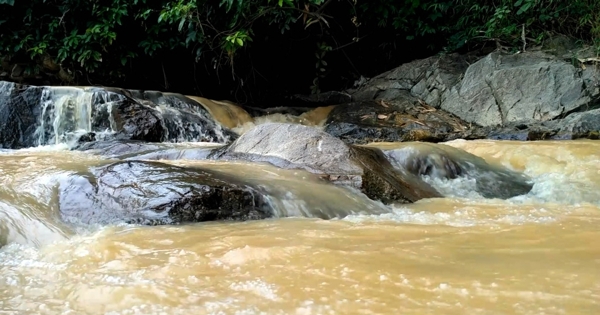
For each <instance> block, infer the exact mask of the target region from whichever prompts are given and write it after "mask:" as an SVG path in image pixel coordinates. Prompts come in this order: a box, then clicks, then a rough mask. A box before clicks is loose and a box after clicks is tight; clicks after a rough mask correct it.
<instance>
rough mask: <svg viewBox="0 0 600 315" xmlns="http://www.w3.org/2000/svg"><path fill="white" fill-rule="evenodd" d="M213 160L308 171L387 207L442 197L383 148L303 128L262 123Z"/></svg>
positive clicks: (212, 157) (213, 155)
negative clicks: (354, 144) (402, 169)
mask: <svg viewBox="0 0 600 315" xmlns="http://www.w3.org/2000/svg"><path fill="white" fill-rule="evenodd" d="M209 158H210V159H218V160H243V161H251V162H265V163H269V164H272V165H275V166H277V167H281V168H287V169H303V170H306V171H308V172H311V173H313V174H318V175H321V176H322V177H323V178H324V179H327V180H330V181H332V182H333V183H336V184H340V185H344V186H350V187H353V188H356V189H359V190H361V191H362V192H363V193H365V194H366V195H367V196H368V197H369V198H371V199H375V200H381V201H383V202H388V203H389V202H405V203H406V202H415V201H417V200H419V199H422V198H430V197H439V196H441V195H440V194H439V193H438V192H437V191H436V190H435V189H433V188H432V187H431V186H429V185H428V184H427V183H425V182H424V181H422V180H421V179H420V178H418V177H416V176H414V175H411V174H408V173H403V172H399V171H398V170H395V169H394V168H393V167H392V166H391V165H390V164H389V162H388V161H387V160H386V159H385V157H384V156H383V154H382V153H381V152H380V151H379V150H377V149H370V148H358V147H351V146H348V145H346V144H345V143H344V142H343V141H341V140H340V139H337V138H335V137H333V136H331V135H329V134H327V133H325V132H323V131H320V130H318V129H316V128H312V127H307V126H302V125H294V124H281V123H269V124H263V125H259V126H257V127H255V128H253V129H251V130H250V131H248V132H246V133H245V134H243V135H242V136H241V137H240V138H238V140H236V141H235V142H233V143H232V144H231V145H229V146H226V147H223V148H221V149H217V150H216V151H215V152H214V153H213V154H211V155H210V156H209Z"/></svg>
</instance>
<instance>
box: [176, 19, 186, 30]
mask: <svg viewBox="0 0 600 315" xmlns="http://www.w3.org/2000/svg"><path fill="white" fill-rule="evenodd" d="M183 23H185V18H184V17H183V18H181V21H179V27H178V28H177V29H178V30H179V31H180V32H181V30H182V29H183Z"/></svg>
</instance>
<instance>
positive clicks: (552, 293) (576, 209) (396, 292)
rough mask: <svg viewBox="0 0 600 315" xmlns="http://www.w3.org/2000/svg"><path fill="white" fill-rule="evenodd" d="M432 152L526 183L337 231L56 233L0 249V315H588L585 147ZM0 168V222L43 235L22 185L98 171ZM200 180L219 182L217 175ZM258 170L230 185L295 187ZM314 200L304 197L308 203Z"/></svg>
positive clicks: (75, 163) (589, 223)
mask: <svg viewBox="0 0 600 315" xmlns="http://www.w3.org/2000/svg"><path fill="white" fill-rule="evenodd" d="M446 145H450V146H454V147H457V148H461V149H464V150H466V151H468V152H471V153H474V154H476V155H478V156H481V157H484V158H485V159H486V161H487V162H489V163H499V164H503V165H506V166H508V167H510V168H513V169H516V170H522V171H524V172H525V173H527V174H528V175H529V176H531V177H532V178H533V180H534V190H533V191H532V192H531V193H529V194H527V195H526V196H522V197H515V198H512V199H510V200H498V199H481V198H475V199H473V198H470V197H469V196H466V197H460V196H458V193H457V196H454V197H449V198H439V199H431V200H424V201H421V202H418V203H415V204H412V205H405V206H396V207H394V211H393V212H392V213H387V214H380V215H360V214H358V215H352V216H349V217H347V218H345V219H341V220H318V219H311V218H286V219H273V220H265V221H257V222H244V223H211V224H190V225H181V226H162V227H139V226H109V227H104V228H99V229H94V230H92V231H90V232H87V233H75V234H74V233H73V232H70V233H65V234H66V235H68V236H69V239H67V240H61V241H57V242H54V243H50V242H46V243H41V244H29V243H24V244H19V243H18V240H15V242H13V243H12V244H11V245H8V246H4V247H2V248H0V311H2V312H4V313H8V314H58V313H62V314H65V313H66V314H69V313H72V314H161V313H166V314H190V313H193V314H597V313H599V312H600V280H599V279H600V246H597V241H598V239H600V230H599V229H598V225H599V224H600V207H599V206H600V195H598V191H600V168H599V166H598V165H599V163H600V153H599V152H600V143H598V142H593V141H569V142H539V143H538V142H527V143H523V142H498V141H453V142H450V143H447V144H446ZM57 157H61V158H57ZM0 158H1V159H2V160H1V163H0V180H1V184H2V185H0V192H2V193H0V195H1V196H2V197H1V198H2V199H3V202H4V203H7V204H9V206H11V207H12V208H11V209H13V210H11V211H13V212H8V216H11V215H12V213H14V211H17V212H20V213H28V214H27V215H28V216H30V217H32V218H35V219H37V220H38V221H39V222H53V221H52V220H54V219H53V215H54V214H53V211H56V209H52V208H50V207H47V206H46V205H44V204H43V203H40V204H39V205H38V206H37V208H36V211H38V212H37V213H36V212H32V211H29V210H27V209H26V207H25V204H26V202H21V201H19V200H21V199H18V198H21V197H22V196H21V195H18V194H15V192H17V191H18V192H24V193H27V194H29V196H31V197H32V198H29V199H27V201H28V202H31V204H30V205H35V201H36V200H41V201H44V200H45V197H44V196H47V195H46V193H44V192H48V191H47V190H46V189H45V188H44V187H49V186H46V185H45V184H44V180H37V181H36V178H39V179H44V178H46V179H51V178H53V176H57V175H60V174H62V173H64V172H69V171H79V170H84V169H86V168H87V167H90V166H94V165H98V164H102V163H105V162H106V161H103V160H102V159H101V158H96V157H94V156H92V155H86V154H83V153H77V152H60V153H57V152H43V151H40V150H38V151H35V150H30V151H29V152H24V151H21V150H20V151H19V152H5V153H1V154H0ZM171 163H174V164H180V165H188V166H194V165H195V164H196V163H201V162H195V161H185V160H183V161H175V162H171ZM214 167H222V168H223V171H224V172H226V171H228V169H227V165H225V164H223V165H219V164H215V165H214ZM232 169H233V170H229V171H230V172H235V171H238V172H239V171H240V170H241V169H242V168H241V166H238V168H237V169H235V167H232ZM265 170H266V171H269V169H268V168H263V169H261V170H257V169H248V170H247V173H246V174H245V175H246V176H248V177H250V179H251V180H254V181H257V182H259V181H260V180H261V179H263V180H264V181H265V185H268V184H269V182H271V181H275V183H274V184H275V185H277V184H278V183H282V182H285V181H294V180H297V179H294V178H293V176H292V178H287V177H286V178H281V177H279V182H277V181H276V179H277V178H278V177H277V176H275V175H272V176H271V177H269V176H268V175H266V174H265ZM281 174H283V173H281ZM281 174H279V176H283V175H281ZM288 175H290V176H291V175H293V174H288ZM301 175H302V174H300V173H298V174H297V175H296V176H301ZM309 182H310V181H309ZM40 185H41V186H40ZM448 185H450V186H451V185H452V183H451V182H449V183H448ZM311 187H313V189H312V191H310V189H311ZM319 188H320V187H319V186H311V185H306V187H305V189H306V190H307V192H308V191H310V192H311V194H312V195H313V196H323V195H321V193H322V190H321V189H319ZM50 195H51V194H50ZM16 198H17V199H18V200H17V199H16ZM302 198H307V197H302ZM308 198H310V197H308ZM315 199H318V197H315ZM323 199H327V196H326V195H325V196H323V198H322V200H323ZM44 202H45V201H44ZM319 202H320V201H319ZM3 209H5V208H3V207H2V206H0V212H1V213H3V214H5V215H6V214H7V213H5V212H4V210H3ZM0 220H3V218H2V217H1V216H0ZM0 222H4V221H0ZM1 226H2V224H0V233H2V231H1V230H2V228H1ZM22 227H23V229H25V231H24V233H25V234H26V235H29V237H32V236H35V235H36V234H37V233H39V234H38V235H37V239H40V238H41V237H42V235H44V234H43V233H41V232H39V231H38V230H36V229H35V228H34V227H32V226H31V225H28V224H22ZM32 245H34V246H32ZM35 245H38V246H37V247H36V246H35Z"/></svg>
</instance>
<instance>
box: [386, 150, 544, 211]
mask: <svg viewBox="0 0 600 315" xmlns="http://www.w3.org/2000/svg"><path fill="white" fill-rule="evenodd" d="M383 150H384V153H385V155H386V156H387V157H388V159H389V160H390V162H391V164H392V165H394V166H395V167H396V168H399V169H404V170H407V171H408V172H410V173H411V174H414V175H418V176H422V177H425V178H426V179H427V180H428V182H429V183H432V184H433V185H434V187H436V188H438V190H440V189H442V188H443V187H440V186H439V185H435V180H437V179H441V180H449V179H458V178H462V179H465V180H467V181H471V183H474V185H472V186H469V185H468V184H467V185H466V187H463V191H461V192H460V194H469V193H470V191H472V190H474V191H476V192H477V193H479V194H480V195H481V196H483V197H485V198H500V199H507V198H511V197H515V196H519V195H524V194H527V193H528V192H529V191H531V189H532V188H533V184H532V180H531V178H529V177H528V176H526V175H525V174H522V173H520V172H516V171H513V170H509V169H507V168H505V167H503V166H500V165H492V164H489V163H487V162H486V161H485V160H484V159H482V158H480V157H478V156H475V155H473V154H470V153H468V152H466V151H463V150H460V149H457V148H453V147H451V146H447V145H443V144H431V143H403V144H390V145H389V146H388V147H387V148H383ZM454 188H456V187H454ZM453 193H456V189H455V191H454V192H453ZM462 197H464V196H462Z"/></svg>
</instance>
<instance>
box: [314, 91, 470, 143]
mask: <svg viewBox="0 0 600 315" xmlns="http://www.w3.org/2000/svg"><path fill="white" fill-rule="evenodd" d="M395 94H396V95H395V97H394V100H391V101H384V100H379V101H362V102H353V103H348V104H342V105H338V106H337V107H336V108H334V109H333V111H332V112H331V113H330V114H329V117H328V119H327V122H326V126H325V131H326V132H328V133H329V134H331V135H333V136H335V137H338V138H340V139H342V140H344V141H345V142H348V143H354V144H365V143H369V142H379V141H387V142H398V141H428V142H440V141H448V140H452V139H456V138H462V137H464V135H465V131H466V130H467V129H468V126H469V125H468V124H467V123H466V122H464V121H462V120H461V119H458V118H457V117H455V116H454V115H452V114H449V113H447V112H445V111H443V110H438V109H435V108H433V107H431V106H429V105H428V104H426V103H425V102H423V101H419V99H417V98H416V97H414V96H412V95H411V94H410V93H409V92H408V91H397V92H395Z"/></svg>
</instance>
